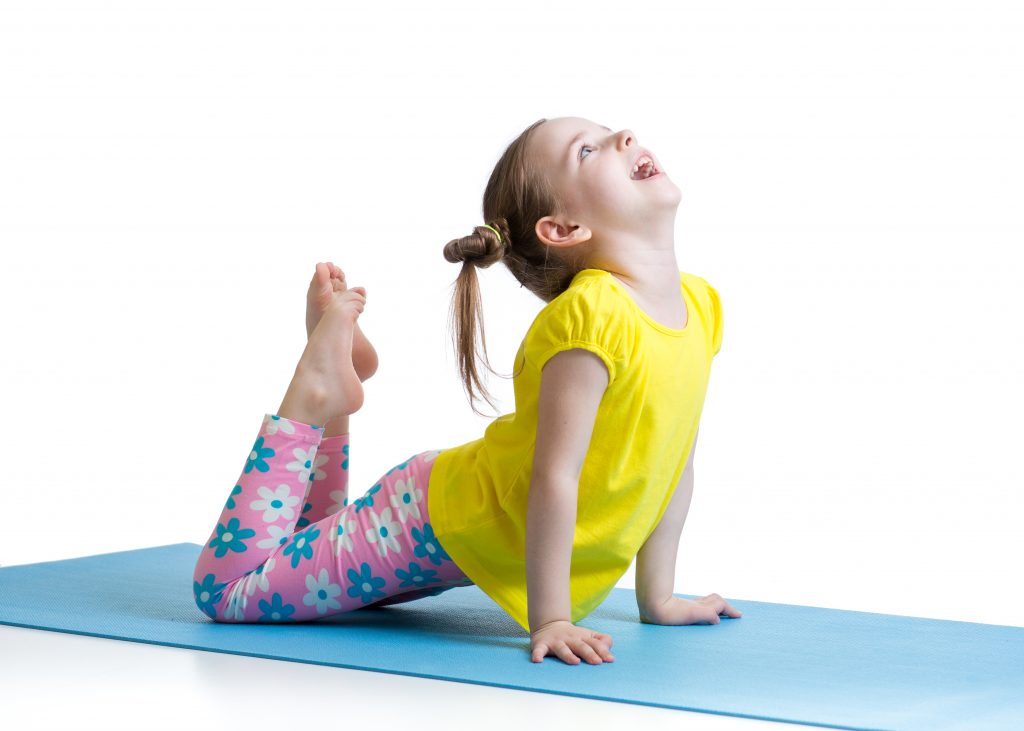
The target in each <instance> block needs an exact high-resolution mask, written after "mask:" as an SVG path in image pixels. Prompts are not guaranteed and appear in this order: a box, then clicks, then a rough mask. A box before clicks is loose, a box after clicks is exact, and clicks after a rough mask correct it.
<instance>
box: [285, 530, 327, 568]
mask: <svg viewBox="0 0 1024 731" xmlns="http://www.w3.org/2000/svg"><path fill="white" fill-rule="evenodd" d="M319 535H320V529H319V528H317V527H316V523H314V524H313V526H312V527H311V528H309V529H308V530H305V531H303V532H302V533H293V534H292V536H291V537H292V542H291V543H289V544H288V545H287V546H285V548H284V551H282V552H281V555H282V556H287V555H288V554H289V553H290V554H291V555H292V568H293V569H294V568H296V567H298V565H299V562H300V561H301V560H302V559H303V558H308V559H311V558H313V541H315V540H316V539H317V537H318V536H319Z"/></svg>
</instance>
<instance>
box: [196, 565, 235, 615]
mask: <svg viewBox="0 0 1024 731" xmlns="http://www.w3.org/2000/svg"><path fill="white" fill-rule="evenodd" d="M225 586H227V582H224V583H222V584H218V583H217V580H216V579H215V578H214V576H213V574H207V575H206V576H205V577H204V578H203V583H202V584H200V583H199V582H198V581H193V582H192V593H193V594H194V595H195V598H196V606H197V607H199V608H200V609H201V610H202V612H203V614H205V615H206V616H208V617H209V618H210V619H216V618H217V610H216V609H214V608H213V605H214V604H216V603H217V602H219V601H220V600H221V596H223V595H222V593H221V592H222V590H223V589H224V587H225Z"/></svg>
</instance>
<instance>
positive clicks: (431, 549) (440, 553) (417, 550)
mask: <svg viewBox="0 0 1024 731" xmlns="http://www.w3.org/2000/svg"><path fill="white" fill-rule="evenodd" d="M411 533H412V537H413V538H415V539H416V541H417V542H418V544H419V545H417V546H416V547H414V548H413V550H412V552H413V554H414V555H416V556H419V557H420V558H423V557H424V556H425V557H427V558H429V559H430V563H432V564H434V565H435V566H440V565H441V562H442V561H443V560H444V559H448V560H449V561H451V560H452V557H451V556H449V555H448V553H447V552H446V551H445V550H444V548H443V547H442V546H441V544H440V543H438V542H437V538H435V537H434V526H432V525H431V524H430V523H424V524H423V530H422V531H420V529H419V528H413V529H412V531H411Z"/></svg>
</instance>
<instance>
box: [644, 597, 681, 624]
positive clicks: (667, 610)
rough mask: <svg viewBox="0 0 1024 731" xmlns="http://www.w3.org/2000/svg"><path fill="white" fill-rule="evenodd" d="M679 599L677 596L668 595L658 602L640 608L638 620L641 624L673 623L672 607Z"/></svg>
mask: <svg viewBox="0 0 1024 731" xmlns="http://www.w3.org/2000/svg"><path fill="white" fill-rule="evenodd" d="M679 601H681V600H680V599H679V597H677V596H670V597H669V598H668V599H666V600H665V601H663V602H661V603H660V604H655V605H654V606H651V607H647V608H646V609H644V608H641V609H640V621H641V622H642V623H643V624H673V620H672V614H673V611H672V610H673V608H674V607H675V606H676V605H677V604H678V602H679Z"/></svg>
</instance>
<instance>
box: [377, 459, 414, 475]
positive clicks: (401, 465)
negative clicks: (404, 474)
mask: <svg viewBox="0 0 1024 731" xmlns="http://www.w3.org/2000/svg"><path fill="white" fill-rule="evenodd" d="M415 458H416V455H415V454H414V455H413V456H412V457H409V459H407V460H405V461H404V462H399V463H398V464H396V465H395V466H394V467H392V468H391V469H390V470H388V471H387V472H386V473H385V474H384V476H385V477H387V476H388V475H390V474H391V473H392V472H394V471H395V470H404V469H405V467H406V465H408V464H409V463H410V462H412V461H413V460H414V459H415Z"/></svg>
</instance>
